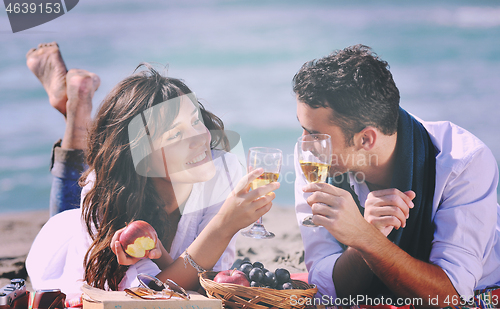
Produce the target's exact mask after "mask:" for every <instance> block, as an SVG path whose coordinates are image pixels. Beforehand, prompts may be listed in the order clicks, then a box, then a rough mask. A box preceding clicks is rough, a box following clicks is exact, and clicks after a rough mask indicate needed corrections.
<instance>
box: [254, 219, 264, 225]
mask: <svg viewBox="0 0 500 309" xmlns="http://www.w3.org/2000/svg"><path fill="white" fill-rule="evenodd" d="M255 224H257V225H262V217H260V218H259V219H257V221H255Z"/></svg>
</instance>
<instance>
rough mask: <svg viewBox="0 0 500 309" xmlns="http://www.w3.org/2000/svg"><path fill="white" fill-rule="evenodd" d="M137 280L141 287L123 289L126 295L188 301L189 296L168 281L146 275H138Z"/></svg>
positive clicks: (172, 282) (175, 284) (179, 287)
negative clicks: (173, 298) (175, 298)
mask: <svg viewBox="0 0 500 309" xmlns="http://www.w3.org/2000/svg"><path fill="white" fill-rule="evenodd" d="M137 280H139V283H140V284H141V287H137V288H129V289H125V291H126V292H127V294H130V295H133V296H137V297H140V298H143V299H170V298H172V297H180V298H182V299H190V296H189V294H188V293H187V292H186V291H185V290H184V289H183V288H182V287H181V286H179V285H178V284H177V283H175V282H174V281H172V280H170V279H167V280H166V281H165V282H163V281H161V280H160V279H158V278H156V277H153V276H150V275H147V274H138V275H137Z"/></svg>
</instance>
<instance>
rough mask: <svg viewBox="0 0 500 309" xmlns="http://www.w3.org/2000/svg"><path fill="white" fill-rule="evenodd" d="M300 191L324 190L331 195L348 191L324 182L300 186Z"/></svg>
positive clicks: (340, 194) (339, 194) (338, 194)
mask: <svg viewBox="0 0 500 309" xmlns="http://www.w3.org/2000/svg"><path fill="white" fill-rule="evenodd" d="M302 191H304V192H316V191H321V192H325V193H328V194H331V195H337V196H342V195H344V194H346V193H348V192H347V191H346V190H344V189H341V188H337V187H335V186H332V185H331V184H328V183H326V182H317V183H309V184H307V185H305V186H304V187H302Z"/></svg>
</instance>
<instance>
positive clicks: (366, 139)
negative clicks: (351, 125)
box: [355, 127, 378, 151]
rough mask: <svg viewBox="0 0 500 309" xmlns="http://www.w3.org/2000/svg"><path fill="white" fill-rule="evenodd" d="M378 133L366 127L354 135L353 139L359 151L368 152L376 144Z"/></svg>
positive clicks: (372, 128)
mask: <svg viewBox="0 0 500 309" xmlns="http://www.w3.org/2000/svg"><path fill="white" fill-rule="evenodd" d="M377 135H378V131H377V129H375V128H374V127H366V128H364V129H363V130H362V131H361V132H358V133H356V135H355V138H356V140H357V145H358V147H359V148H360V149H363V150H365V151H370V150H371V149H372V148H373V147H374V146H375V143H376V142H377Z"/></svg>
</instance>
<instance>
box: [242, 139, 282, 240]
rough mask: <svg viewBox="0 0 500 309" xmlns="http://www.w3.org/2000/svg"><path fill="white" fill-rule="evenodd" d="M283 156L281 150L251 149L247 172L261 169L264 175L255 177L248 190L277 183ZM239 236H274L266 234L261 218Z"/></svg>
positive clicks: (261, 237)
mask: <svg viewBox="0 0 500 309" xmlns="http://www.w3.org/2000/svg"><path fill="white" fill-rule="evenodd" d="M282 161H283V154H282V152H281V150H279V149H276V148H268V147H252V148H250V149H249V150H248V164H247V169H248V172H251V171H253V170H255V169H257V168H263V169H264V173H263V174H262V175H260V176H259V177H257V178H256V179H255V180H254V181H252V183H251V184H250V188H251V189H252V190H255V189H256V188H258V187H261V186H264V185H267V184H269V183H271V182H275V181H278V178H279V175H280V169H281V162H282ZM241 234H243V235H245V236H248V237H252V238H258V239H267V238H273V237H274V234H273V233H271V232H268V231H267V230H266V228H265V227H264V225H263V224H262V217H260V218H259V220H257V221H256V222H255V223H254V224H253V226H252V228H251V229H249V230H246V231H242V232H241Z"/></svg>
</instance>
